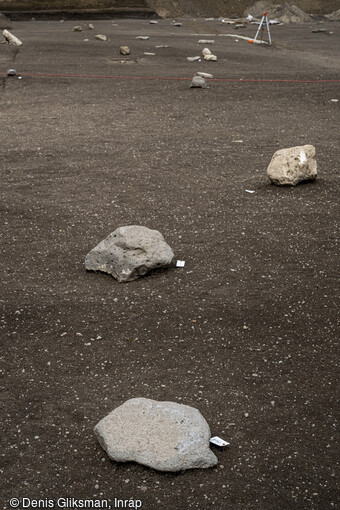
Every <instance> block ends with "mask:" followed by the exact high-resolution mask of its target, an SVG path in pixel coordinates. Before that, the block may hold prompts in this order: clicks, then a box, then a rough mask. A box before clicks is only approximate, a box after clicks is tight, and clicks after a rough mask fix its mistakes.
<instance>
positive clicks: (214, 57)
mask: <svg viewBox="0 0 340 510" xmlns="http://www.w3.org/2000/svg"><path fill="white" fill-rule="evenodd" d="M203 58H204V60H208V61H211V62H216V60H217V57H216V55H211V54H210V55H204V57H203Z"/></svg>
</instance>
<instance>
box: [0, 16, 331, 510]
mask: <svg viewBox="0 0 340 510" xmlns="http://www.w3.org/2000/svg"><path fill="white" fill-rule="evenodd" d="M94 23H95V30H94V31H87V30H85V28H84V31H83V32H73V31H72V27H73V25H74V24H75V23H74V22H72V21H66V22H65V23H63V24H61V23H59V22H58V21H50V22H42V21H41V22H38V21H31V22H14V24H13V25H14V26H13V32H14V33H15V35H17V36H18V37H19V38H20V39H21V40H22V41H23V46H22V47H21V48H20V50H19V52H18V51H17V50H16V49H15V48H13V47H11V46H8V45H5V44H3V45H0V72H2V73H6V71H7V69H8V68H11V67H15V68H16V69H17V71H18V73H22V76H23V77H22V79H21V80H19V79H18V77H11V78H10V77H7V76H5V74H2V75H1V76H0V84H1V88H0V101H1V102H0V118H1V126H2V127H1V132H0V147H1V155H0V157H1V196H2V206H1V225H2V229H1V270H2V297H1V305H2V313H1V332H2V335H1V336H2V339H3V344H4V345H3V348H2V353H3V366H2V371H3V374H4V379H3V381H4V382H3V396H2V400H3V402H4V412H3V418H4V419H3V424H4V431H3V433H2V439H3V442H4V446H5V448H4V455H3V457H2V465H3V475H2V486H3V487H2V488H3V490H2V494H3V502H2V508H4V509H9V508H10V506H9V500H10V498H15V497H16V498H23V497H27V498H48V499H54V500H55V501H56V500H57V498H61V497H74V498H108V499H109V500H110V501H111V503H112V504H113V502H114V498H115V497H117V498H135V499H140V500H142V501H143V508H145V509H151V510H152V509H157V508H169V509H170V508H171V509H187V508H199V509H208V508H209V509H210V508H217V509H219V508H220V509H224V508H232V509H233V510H244V509H252V510H253V509H260V510H262V509H263V510H273V509H278V508H279V509H285V510H287V509H305V508H315V509H322V510H323V509H329V508H330V509H331V508H336V506H337V504H338V500H337V498H338V493H337V485H336V474H337V455H336V391H337V385H336V340H337V326H338V324H339V322H338V306H339V282H338V270H339V256H338V251H337V248H338V246H337V243H338V231H337V227H338V224H337V219H338V213H339V208H338V205H339V196H340V189H339V180H338V179H339V168H338V164H339V145H338V133H339V122H338V121H339V103H337V102H334V101H332V99H340V97H339V96H340V93H339V82H334V81H333V82H332V81H327V82H319V83H303V82H299V80H307V81H308V80H339V61H338V59H337V58H336V57H337V48H338V47H339V46H340V26H339V23H336V22H334V23H329V24H322V25H316V24H315V25H299V26H293V25H290V26H278V27H273V29H272V35H273V39H274V41H275V45H273V47H265V46H255V45H251V44H248V43H247V42H245V41H242V40H238V41H236V40H234V39H232V38H228V37H220V36H219V35H218V34H221V33H233V34H236V33H237V34H240V33H241V34H242V35H245V34H247V35H249V36H254V33H255V29H254V27H253V26H252V27H250V28H247V29H245V30H243V31H242V30H241V31H238V32H237V31H235V30H233V29H232V28H228V27H226V26H222V25H221V24H219V23H218V22H217V21H213V22H208V21H204V20H197V21H195V20H183V26H182V27H173V26H171V24H170V21H169V20H162V21H160V22H159V23H158V24H157V25H150V24H149V22H148V21H147V20H118V21H117V23H118V26H116V27H113V26H112V24H111V22H110V21H97V20H96V21H95V22H94ZM320 27H321V28H326V29H327V30H329V31H331V32H333V33H332V34H331V35H329V34H326V33H312V29H315V28H320ZM97 33H102V34H107V35H108V40H107V41H106V42H101V41H97V40H95V39H94V35H95V34H97ZM204 34H214V36H212V35H211V36H210V35H209V36H205V35H204ZM138 35H149V36H150V39H149V40H148V41H142V40H137V39H136V38H135V37H136V36H138ZM87 37H88V38H89V39H90V40H89V41H88V42H84V38H87ZM200 38H208V39H210V38H213V39H214V40H215V44H214V45H213V46H211V49H212V50H213V52H214V53H215V54H216V55H217V57H218V61H217V62H216V63H214V62H199V63H189V62H187V61H186V57H187V56H194V55H198V54H199V53H200V51H201V49H202V46H199V45H198V44H197V42H198V39H200ZM162 44H163V45H164V44H165V45H168V47H167V48H156V46H157V45H162ZM120 45H128V46H130V48H131V50H132V52H131V55H130V57H129V58H127V59H126V60H124V59H122V57H121V56H120V55H119V46H120ZM143 52H155V53H156V56H150V57H144V56H143ZM195 71H205V72H208V73H212V74H213V75H214V78H216V79H235V80H238V79H243V81H234V82H233V81H230V82H228V81H213V80H208V85H209V88H208V89H206V90H201V89H190V88H189V84H190V80H191V78H192V76H193V74H194V72H195ZM36 73H45V74H64V75H65V74H78V75H80V74H82V75H98V76H100V75H105V76H116V77H121V78H69V77H60V76H30V75H29V74H36ZM138 77H148V78H156V77H163V78H165V77H166V78H175V79H133V78H138ZM246 79H259V80H271V79H274V80H275V79H286V80H296V81H295V82H272V81H267V82H266V81H264V82H261V81H260V82H250V81H245V80H246ZM304 144H313V145H315V147H316V158H317V162H318V170H319V177H318V180H317V181H316V182H315V183H310V184H304V185H299V186H297V187H296V188H278V187H275V186H273V185H271V184H270V182H269V180H268V179H267V176H266V168H267V166H268V164H269V162H270V160H271V157H272V155H273V153H274V152H275V151H276V150H278V149H281V148H284V147H290V146H294V145H304ZM247 189H248V190H254V191H255V193H253V194H250V193H247V192H246V191H245V190H247ZM129 224H140V225H145V226H147V227H149V228H153V229H157V230H159V231H160V232H161V233H162V234H163V235H164V237H165V240H166V241H167V242H168V243H169V244H170V246H171V247H172V248H173V250H174V252H175V257H176V259H181V260H185V261H186V265H185V267H184V268H183V269H177V268H174V267H173V268H170V269H169V270H161V271H157V272H154V273H151V274H150V275H149V276H147V277H144V278H142V279H140V280H137V281H134V282H131V283H127V284H120V283H118V282H117V281H116V280H114V279H113V278H112V277H111V276H109V275H105V274H96V273H94V272H86V271H85V269H84V258H85V255H86V254H87V253H88V252H89V251H90V250H91V249H92V248H93V247H94V246H95V245H96V244H98V243H99V242H100V241H101V240H102V239H104V238H105V237H106V236H107V235H108V234H109V233H110V232H112V231H113V230H115V229H116V228H117V227H119V226H122V225H129ZM133 397H147V398H152V399H156V400H170V401H175V402H179V403H183V404H187V405H190V406H193V407H196V408H198V409H199V410H200V411H201V413H202V414H203V416H204V417H205V418H206V420H207V421H208V423H209V425H210V427H211V433H212V435H218V436H220V437H222V438H223V439H226V440H228V441H230V442H231V447H230V448H229V449H228V450H226V451H223V452H220V451H216V454H217V456H218V458H219V465H218V466H217V467H216V468H213V469H210V470H192V471H187V472H183V473H180V474H177V475H175V474H166V473H159V472H156V471H153V470H151V469H147V468H145V467H143V466H140V465H137V464H117V463H114V462H112V461H110V460H109V459H108V458H107V456H106V454H105V453H104V452H103V450H102V449H101V447H100V446H99V444H98V443H97V442H96V439H95V436H94V434H93V427H94V425H95V424H96V423H97V422H98V421H99V420H100V419H101V418H103V417H104V416H105V415H106V414H108V413H109V412H110V411H111V410H112V409H114V408H115V407H116V406H118V405H120V404H122V403H123V402H124V401H125V400H127V399H129V398H133ZM55 507H56V508H57V506H55Z"/></svg>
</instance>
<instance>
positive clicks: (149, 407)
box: [94, 398, 218, 471]
mask: <svg viewBox="0 0 340 510" xmlns="http://www.w3.org/2000/svg"><path fill="white" fill-rule="evenodd" d="M94 432H95V435H96V437H97V439H98V441H99V443H100V444H101V446H102V448H103V449H104V450H105V451H106V453H107V454H108V456H109V457H110V458H111V459H113V460H115V461H117V462H130V461H134V462H138V463H139V464H143V465H145V466H149V467H151V468H153V469H156V470H158V471H181V470H184V469H193V468H209V467H212V466H215V465H216V464H217V463H218V460H217V458H216V456H215V455H214V454H213V452H212V451H211V450H210V448H209V440H210V437H211V435H210V429H209V425H208V424H207V422H206V420H205V419H204V417H203V416H202V415H201V413H200V412H199V411H198V410H197V409H195V408H193V407H189V406H186V405H182V404H177V403H175V402H157V401H155V400H151V399H146V398H133V399H130V400H127V401H126V402H125V403H124V404H123V405H121V406H119V407H117V408H116V409H114V410H113V411H112V412H111V413H110V414H109V415H108V416H106V417H105V418H103V419H102V420H101V421H100V422H99V423H98V424H97V425H96V427H95V429H94Z"/></svg>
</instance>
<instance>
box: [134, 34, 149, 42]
mask: <svg viewBox="0 0 340 510" xmlns="http://www.w3.org/2000/svg"><path fill="white" fill-rule="evenodd" d="M136 39H140V40H141V41H147V40H148V39H150V37H149V36H148V35H138V36H137V37H136Z"/></svg>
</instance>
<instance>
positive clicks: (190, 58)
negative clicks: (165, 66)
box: [187, 57, 201, 62]
mask: <svg viewBox="0 0 340 510" xmlns="http://www.w3.org/2000/svg"><path fill="white" fill-rule="evenodd" d="M197 60H201V57H187V61H188V62H197Z"/></svg>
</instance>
